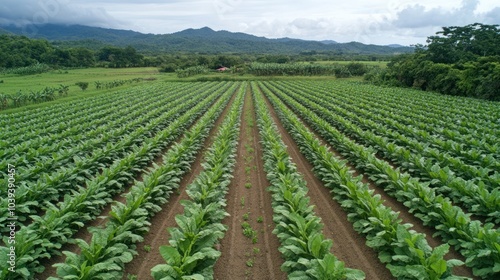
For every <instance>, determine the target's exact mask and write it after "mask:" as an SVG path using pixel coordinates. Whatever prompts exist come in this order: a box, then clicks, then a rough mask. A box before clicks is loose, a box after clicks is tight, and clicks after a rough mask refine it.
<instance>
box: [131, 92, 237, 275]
mask: <svg viewBox="0 0 500 280" xmlns="http://www.w3.org/2000/svg"><path fill="white" fill-rule="evenodd" d="M235 97H236V94H234V95H233V97H232V99H231V101H230V102H229V103H228V105H227V106H226V108H225V109H224V111H223V112H222V114H221V115H220V116H219V118H218V119H217V121H216V122H215V125H214V128H212V130H211V131H210V134H209V136H208V137H207V139H206V140H205V143H204V148H203V150H202V151H201V152H199V153H198V155H197V156H196V159H195V161H194V163H193V165H192V169H191V170H190V171H189V172H188V173H187V174H186V175H185V176H184V178H183V179H182V180H181V183H180V186H179V189H178V192H176V193H173V194H172V195H171V197H170V199H169V202H168V203H167V204H165V205H164V206H163V208H162V210H161V211H160V212H158V213H156V214H155V216H154V217H153V218H152V219H151V221H150V222H151V227H150V229H149V232H148V233H147V234H146V235H145V236H144V241H143V242H140V243H138V244H137V251H138V255H136V256H135V257H134V259H133V260H132V262H130V263H128V264H127V265H126V266H125V273H124V278H123V279H127V275H129V274H130V275H136V276H137V279H140V280H143V279H153V278H152V277H151V269H152V268H153V267H154V266H156V265H157V264H162V263H165V260H164V259H163V257H162V256H161V255H160V251H159V248H160V246H162V245H169V243H168V240H169V238H170V234H168V232H167V228H169V227H176V226H177V223H176V221H175V216H176V215H178V214H182V213H184V207H183V206H182V205H181V204H180V203H179V202H180V201H181V200H186V199H189V197H188V195H187V193H186V192H185V190H186V187H187V186H188V185H189V184H191V183H192V182H193V181H194V179H195V178H196V176H198V175H199V174H200V173H201V171H202V170H203V168H202V166H201V163H202V162H203V157H204V155H205V152H206V151H207V150H208V148H209V147H210V146H211V145H212V143H213V141H214V137H215V135H216V133H217V128H218V127H219V126H220V125H221V123H222V121H223V120H224V118H225V116H226V115H227V113H228V111H229V108H230V107H231V104H232V103H233V102H234V99H235ZM148 247H149V248H150V250H149V248H148ZM146 248H148V249H146ZM148 251H149V252H148Z"/></svg>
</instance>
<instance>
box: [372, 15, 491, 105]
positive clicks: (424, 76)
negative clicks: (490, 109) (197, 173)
mask: <svg viewBox="0 0 500 280" xmlns="http://www.w3.org/2000/svg"><path fill="white" fill-rule="evenodd" d="M427 43H428V45H426V46H420V47H418V48H417V49H416V51H415V53H414V54H406V55H401V56H397V57H395V58H394V59H393V60H392V62H391V63H389V65H388V68H387V70H386V71H384V72H382V73H381V74H380V75H378V76H371V77H370V79H371V80H372V81H375V82H376V83H378V84H388V85H398V86H405V87H414V88H419V89H422V90H432V91H438V92H441V93H444V94H449V95H460V96H470V97H479V98H485V99H490V100H500V29H499V27H498V25H486V24H480V23H475V24H470V25H467V26H462V27H459V26H451V27H444V28H443V30H442V31H440V32H437V33H436V35H435V36H430V37H428V39H427Z"/></svg>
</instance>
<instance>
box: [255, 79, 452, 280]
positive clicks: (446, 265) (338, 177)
mask: <svg viewBox="0 0 500 280" xmlns="http://www.w3.org/2000/svg"><path fill="white" fill-rule="evenodd" d="M260 88H261V90H262V91H263V92H264V93H265V94H266V96H267V97H268V98H269V100H270V101H271V103H272V104H273V107H274V108H275V109H276V111H277V114H278V117H279V118H280V119H281V121H282V123H283V124H284V126H285V128H286V129H287V130H288V131H289V133H290V135H291V136H292V138H294V140H295V141H296V143H297V144H298V146H299V148H300V150H301V152H302V153H303V154H304V155H305V156H306V158H307V159H308V160H309V161H310V162H311V163H312V165H313V166H314V172H315V173H316V174H317V175H318V177H319V178H320V179H321V180H322V181H323V183H324V184H325V186H326V187H328V188H330V189H331V191H332V193H333V195H334V199H336V200H337V201H338V202H339V203H340V204H341V206H342V208H343V209H344V210H345V211H346V212H347V213H348V219H349V220H350V221H351V222H352V223H353V226H354V229H355V230H356V231H358V232H359V233H360V234H362V235H364V236H365V237H366V238H367V245H368V246H370V247H372V248H373V249H374V250H375V251H377V252H378V254H379V259H380V260H381V262H382V263H385V264H386V265H387V268H389V270H390V271H391V273H392V274H393V275H394V277H396V278H403V279H444V278H448V279H457V278H456V277H454V276H453V275H452V274H451V271H452V268H453V267H454V266H456V265H461V264H462V262H461V261H459V260H448V261H446V260H445V259H444V255H445V254H446V253H447V252H448V249H449V245H447V244H443V245H441V246H439V247H436V248H431V247H430V246H429V245H428V244H427V241H426V239H425V235H423V234H421V233H417V232H415V231H414V230H412V229H411V225H410V224H402V221H401V219H400V218H398V213H396V212H394V211H393V210H392V209H391V208H389V207H387V206H385V205H383V201H382V199H381V198H380V196H377V195H374V194H373V190H370V189H369V187H368V185H367V184H365V183H363V182H361V178H360V177H354V176H353V175H352V174H351V172H350V170H349V168H348V167H347V166H346V162H345V161H342V160H339V159H337V158H336V156H335V155H334V154H333V153H332V152H330V151H329V149H328V147H327V146H325V145H322V144H321V143H320V141H319V140H318V139H317V138H316V137H315V136H314V134H313V133H312V132H311V131H309V130H308V129H307V128H306V127H305V126H304V124H302V122H301V121H300V120H299V118H298V117H297V116H296V115H295V114H294V113H293V112H291V111H290V110H289V109H288V108H287V107H286V106H285V105H284V104H283V103H282V102H281V101H280V100H279V99H278V98H277V97H276V96H275V95H274V93H273V92H272V91H271V89H270V88H272V86H269V87H267V86H265V85H263V84H260ZM301 113H305V112H301ZM366 152H369V151H366Z"/></svg>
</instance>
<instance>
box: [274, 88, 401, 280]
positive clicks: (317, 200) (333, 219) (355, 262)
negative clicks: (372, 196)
mask: <svg viewBox="0 0 500 280" xmlns="http://www.w3.org/2000/svg"><path fill="white" fill-rule="evenodd" d="M265 100H266V103H267V106H268V108H269V111H270V112H271V116H272V117H273V119H274V121H275V122H276V124H277V126H278V129H279V132H280V133H281V136H282V138H283V142H285V144H286V145H287V148H288V149H287V150H288V153H289V154H290V156H291V158H292V160H293V161H294V162H295V164H296V165H297V170H298V171H299V172H300V173H301V174H302V175H303V176H304V179H305V180H306V181H307V187H308V189H309V193H308V194H309V197H310V198H311V204H313V205H315V208H314V211H315V212H316V215H318V217H321V219H322V221H323V223H324V224H325V227H324V228H323V234H324V235H325V237H327V238H329V239H332V240H333V247H332V252H333V254H334V255H335V256H336V257H337V258H338V259H339V260H341V261H343V262H344V263H345V265H346V267H349V268H356V269H360V270H362V271H364V272H365V274H366V279H381V280H386V279H394V277H393V276H392V275H391V273H390V271H389V270H388V269H387V268H386V267H385V266H384V265H383V264H382V263H381V262H380V261H379V259H378V254H377V253H376V252H375V251H374V250H372V249H371V248H370V247H368V246H366V245H365V242H366V239H365V238H364V237H363V236H361V235H359V234H358V233H357V232H356V231H355V230H354V228H353V227H352V224H351V223H350V222H349V221H348V220H347V213H345V212H344V210H342V208H341V207H340V204H338V203H337V202H336V201H335V200H333V199H332V196H331V194H330V192H329V190H328V189H327V188H326V187H325V186H324V185H323V183H322V182H321V181H320V180H319V179H318V178H317V177H316V176H315V175H314V173H313V172H312V169H313V166H312V165H311V164H310V163H309V162H308V161H307V159H306V158H305V157H304V156H303V155H302V154H301V153H300V150H299V148H298V146H297V144H295V142H294V141H293V139H292V137H291V136H290V134H289V133H288V132H287V131H286V129H285V128H284V127H283V125H282V124H281V122H280V120H279V118H278V116H277V115H276V112H275V110H274V108H273V107H272V105H271V104H270V103H269V100H267V98H265Z"/></svg>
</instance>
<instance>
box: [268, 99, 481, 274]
mask: <svg viewBox="0 0 500 280" xmlns="http://www.w3.org/2000/svg"><path fill="white" fill-rule="evenodd" d="M266 101H267V102H268V106H270V107H272V105H271V104H270V103H269V101H268V100H267V97H266ZM287 107H288V106H287ZM272 113H273V114H275V113H274V112H272ZM276 118H277V116H276ZM278 120H279V119H278ZM302 123H303V124H304V125H305V126H306V127H307V128H308V129H309V131H311V132H312V133H313V134H314V135H315V137H316V138H318V139H319V140H320V141H321V143H323V144H324V145H326V146H328V147H329V148H330V152H332V153H333V154H335V156H336V157H337V158H338V159H341V160H345V158H344V157H343V156H342V155H341V154H340V153H339V152H338V151H336V150H335V149H334V148H333V147H332V146H331V145H330V144H328V143H327V141H325V140H324V139H323V138H322V137H321V136H320V135H318V134H317V133H316V132H315V131H314V129H312V128H311V127H310V126H309V125H308V124H307V123H306V122H305V121H304V120H302ZM283 129H284V128H283ZM286 133H287V135H289V134H288V132H286ZM347 137H348V138H350V137H349V136H347ZM350 139H351V138H350ZM290 140H291V141H292V142H293V139H292V138H291V136H290ZM351 140H352V141H354V140H353V139H351ZM287 145H288V144H287ZM299 153H300V150H299ZM301 156H302V154H301ZM304 159H305V157H304ZM379 159H380V158H379ZM305 160H306V163H307V164H309V162H308V161H307V159H305ZM380 160H384V159H380ZM388 163H389V164H390V165H391V166H392V167H393V168H396V167H395V165H394V164H393V163H392V162H390V161H389V162H388ZM346 165H347V166H348V167H349V169H350V170H351V171H352V172H353V176H359V175H362V176H363V177H362V182H363V183H365V184H368V187H369V188H370V189H372V190H373V191H374V194H378V195H380V196H381V199H382V200H383V204H384V205H385V206H387V207H390V208H391V209H392V210H393V211H395V212H399V218H401V219H402V221H403V223H409V224H412V225H413V227H412V229H413V230H415V231H416V232H419V233H423V234H425V238H426V240H427V242H428V244H429V245H430V246H431V247H433V248H435V247H437V246H439V245H441V244H443V242H442V241H441V240H440V239H439V238H435V237H433V235H434V233H436V230H435V229H434V228H431V227H428V226H424V225H423V223H422V221H421V220H420V219H418V218H417V217H415V216H414V215H413V214H411V213H409V212H408V208H407V207H406V206H404V204H403V203H401V202H399V201H397V200H396V199H395V198H393V197H391V196H389V195H388V194H387V193H385V191H384V189H383V188H381V187H379V186H377V185H376V184H375V183H374V182H373V181H372V180H370V179H369V178H368V176H367V175H366V174H364V173H362V172H360V171H359V170H357V169H356V168H355V167H354V165H352V164H351V163H350V162H347V163H346ZM310 167H311V168H310V169H309V170H311V169H312V165H310ZM313 174H314V173H313ZM315 178H316V177H315ZM318 180H319V179H318ZM320 183H321V181H320ZM321 184H322V183H321ZM324 188H326V187H324ZM326 193H328V192H325V194H326ZM328 197H330V198H331V197H332V196H331V194H329V193H328ZM342 211H343V210H342ZM351 227H352V225H351ZM356 234H357V233H356ZM358 235H359V234H358ZM334 245H335V240H334ZM445 259H446V260H450V259H458V260H461V261H463V262H465V258H464V257H463V256H462V255H461V254H460V253H458V252H457V251H456V250H454V248H452V247H450V250H449V252H448V254H447V255H445ZM346 264H347V263H346ZM453 273H454V274H455V275H457V276H465V277H469V278H473V279H477V277H474V275H473V274H472V270H471V269H470V268H468V267H466V266H465V265H463V266H461V267H455V268H454V269H453ZM366 279H371V278H369V277H368V274H367V278H366Z"/></svg>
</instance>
